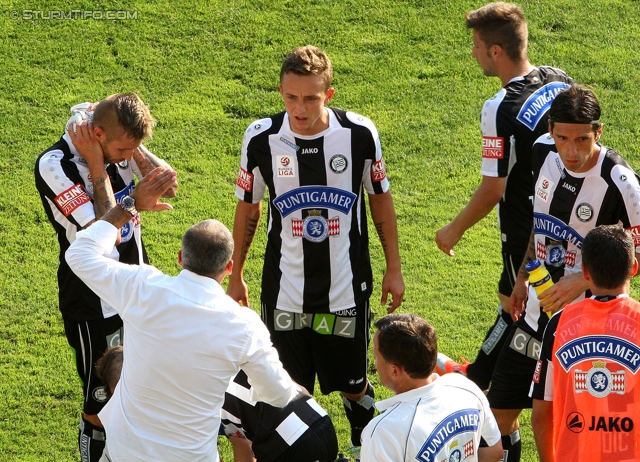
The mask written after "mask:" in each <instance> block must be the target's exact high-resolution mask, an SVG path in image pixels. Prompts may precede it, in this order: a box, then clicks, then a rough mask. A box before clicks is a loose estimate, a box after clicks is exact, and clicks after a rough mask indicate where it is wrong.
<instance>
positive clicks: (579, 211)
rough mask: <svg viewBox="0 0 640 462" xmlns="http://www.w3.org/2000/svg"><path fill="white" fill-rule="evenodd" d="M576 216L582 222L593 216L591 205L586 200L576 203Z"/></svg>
mask: <svg viewBox="0 0 640 462" xmlns="http://www.w3.org/2000/svg"><path fill="white" fill-rule="evenodd" d="M576 217H578V220H580V221H582V222H585V223H586V222H587V221H589V220H591V219H592V218H593V207H591V205H590V204H587V203H586V202H583V203H581V204H578V206H577V207H576Z"/></svg>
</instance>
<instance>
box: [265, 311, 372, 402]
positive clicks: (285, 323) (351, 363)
mask: <svg viewBox="0 0 640 462" xmlns="http://www.w3.org/2000/svg"><path fill="white" fill-rule="evenodd" d="M262 320H263V321H264V323H265V324H266V325H267V328H268V329H269V332H270V333H271V341H272V342H273V345H274V346H275V347H276V349H277V350H278V354H279V355H280V361H282V364H283V365H284V368H285V369H286V370H287V372H289V375H291V377H292V378H293V380H295V381H296V382H298V383H299V384H300V385H302V386H303V387H305V388H306V389H307V390H308V391H309V393H311V394H313V387H314V384H315V377H316V374H317V376H318V382H319V383H320V391H321V392H322V393H323V394H325V395H327V394H329V393H331V392H333V391H342V392H345V393H353V394H357V393H360V392H361V391H362V390H363V389H364V387H365V386H366V383H367V367H368V360H369V358H368V355H367V353H368V348H369V329H370V327H371V312H370V309H369V302H366V303H363V304H361V305H357V306H355V307H354V308H349V309H346V310H341V311H338V312H336V313H315V314H311V313H291V312H288V311H282V310H276V309H275V308H274V307H269V306H266V305H262Z"/></svg>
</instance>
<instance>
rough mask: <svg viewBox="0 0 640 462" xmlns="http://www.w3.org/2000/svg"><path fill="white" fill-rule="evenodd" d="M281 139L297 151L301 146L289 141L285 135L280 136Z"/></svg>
mask: <svg viewBox="0 0 640 462" xmlns="http://www.w3.org/2000/svg"><path fill="white" fill-rule="evenodd" d="M280 141H282V142H283V143H284V144H286V145H287V146H289V147H290V148H293V149H295V150H296V151H298V150H299V149H300V146H298V145H297V144H295V143H292V142H291V141H289V140H288V139H286V138H285V137H284V136H281V137H280Z"/></svg>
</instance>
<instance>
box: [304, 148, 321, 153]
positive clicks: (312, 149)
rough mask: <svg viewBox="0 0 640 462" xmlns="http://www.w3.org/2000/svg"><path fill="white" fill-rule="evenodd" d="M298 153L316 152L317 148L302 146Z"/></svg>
mask: <svg viewBox="0 0 640 462" xmlns="http://www.w3.org/2000/svg"><path fill="white" fill-rule="evenodd" d="M300 154H318V148H302V152H301V153H300Z"/></svg>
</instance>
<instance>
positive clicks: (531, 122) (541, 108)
mask: <svg viewBox="0 0 640 462" xmlns="http://www.w3.org/2000/svg"><path fill="white" fill-rule="evenodd" d="M567 88H569V84H566V83H564V82H550V83H548V84H546V85H545V86H543V87H542V88H539V89H538V90H536V91H535V92H533V93H532V94H531V96H529V97H528V98H527V100H526V101H525V102H524V104H523V105H522V107H521V108H520V112H518V116H517V117H516V119H518V121H519V122H521V123H522V124H523V125H524V126H525V127H527V128H528V129H529V130H531V131H533V130H535V128H536V125H538V122H540V120H541V119H542V118H543V117H544V115H545V114H546V113H547V111H548V110H549V108H550V107H551V103H552V102H553V100H554V99H555V97H556V96H557V95H558V93H560V92H561V91H562V90H566V89H567Z"/></svg>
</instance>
